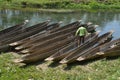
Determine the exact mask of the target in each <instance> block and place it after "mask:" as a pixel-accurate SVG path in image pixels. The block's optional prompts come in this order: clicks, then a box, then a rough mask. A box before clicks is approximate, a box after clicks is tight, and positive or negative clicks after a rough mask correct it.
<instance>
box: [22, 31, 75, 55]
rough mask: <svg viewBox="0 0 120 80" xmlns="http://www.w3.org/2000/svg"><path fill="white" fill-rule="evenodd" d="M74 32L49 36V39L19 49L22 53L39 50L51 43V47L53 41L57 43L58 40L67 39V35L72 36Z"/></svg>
mask: <svg viewBox="0 0 120 80" xmlns="http://www.w3.org/2000/svg"><path fill="white" fill-rule="evenodd" d="M74 34H75V30H74V31H72V32H70V33H67V34H65V35H59V36H56V37H54V38H51V39H48V40H46V41H44V42H38V43H36V44H33V45H32V46H31V47H30V48H27V50H23V51H21V52H22V53H31V52H33V51H37V50H40V49H43V48H46V47H47V46H49V45H51V47H52V44H53V43H57V42H59V41H62V40H64V39H67V38H68V37H70V36H74Z"/></svg>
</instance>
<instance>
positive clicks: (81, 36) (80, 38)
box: [75, 25, 88, 46]
mask: <svg viewBox="0 0 120 80" xmlns="http://www.w3.org/2000/svg"><path fill="white" fill-rule="evenodd" d="M87 33H88V32H87V29H86V28H85V27H84V25H81V26H80V27H79V28H78V29H77V31H76V34H75V35H76V36H78V39H77V40H78V46H79V45H80V44H81V43H84V40H85V36H86V35H87Z"/></svg>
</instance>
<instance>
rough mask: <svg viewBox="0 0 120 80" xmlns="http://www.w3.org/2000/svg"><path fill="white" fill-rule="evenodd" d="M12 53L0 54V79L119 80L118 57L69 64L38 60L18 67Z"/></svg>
mask: <svg viewBox="0 0 120 80" xmlns="http://www.w3.org/2000/svg"><path fill="white" fill-rule="evenodd" d="M17 57H19V56H18V55H16V54H13V53H3V54H0V80H8V79H9V80H120V66H119V64H120V57H119V58H116V59H110V60H108V59H106V58H104V59H100V60H93V61H89V62H84V63H75V64H71V65H68V66H67V65H59V64H57V63H52V64H51V62H43V63H42V62H40V63H36V64H32V65H29V66H26V67H22V68H20V67H19V64H16V63H14V62H13V59H15V58H17Z"/></svg>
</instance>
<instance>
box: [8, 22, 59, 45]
mask: <svg viewBox="0 0 120 80" xmlns="http://www.w3.org/2000/svg"><path fill="white" fill-rule="evenodd" d="M59 26H60V24H59V23H54V24H51V25H48V29H46V30H44V31H42V32H39V33H37V34H35V35H32V36H30V37H27V38H25V39H22V40H20V41H17V42H14V43H11V44H9V45H10V46H19V45H22V44H24V43H27V42H28V41H30V40H31V39H33V38H35V37H38V36H44V34H45V33H47V34H49V33H51V32H50V30H52V29H53V28H55V29H56V28H58V27H59ZM49 27H50V28H49ZM51 27H52V28H51ZM45 35H46V34H45Z"/></svg>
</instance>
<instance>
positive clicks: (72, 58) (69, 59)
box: [60, 33, 98, 63]
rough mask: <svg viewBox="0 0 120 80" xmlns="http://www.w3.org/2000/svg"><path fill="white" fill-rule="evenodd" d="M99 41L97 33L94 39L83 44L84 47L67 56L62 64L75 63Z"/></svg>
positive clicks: (81, 46)
mask: <svg viewBox="0 0 120 80" xmlns="http://www.w3.org/2000/svg"><path fill="white" fill-rule="evenodd" d="M97 39H98V33H96V35H95V36H94V37H92V38H91V39H90V40H89V41H88V42H85V43H83V44H82V45H80V46H79V47H77V48H76V49H74V50H73V51H71V52H70V53H69V55H68V56H66V57H65V58H64V59H62V60H61V61H60V63H71V62H73V61H75V60H76V58H78V57H79V55H80V53H81V52H82V51H84V50H86V49H87V48H89V47H91V46H93V45H94V44H96V42H97Z"/></svg>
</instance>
